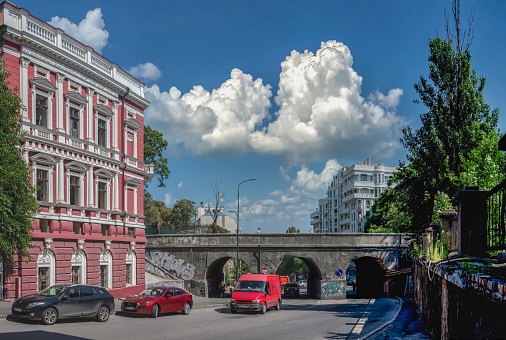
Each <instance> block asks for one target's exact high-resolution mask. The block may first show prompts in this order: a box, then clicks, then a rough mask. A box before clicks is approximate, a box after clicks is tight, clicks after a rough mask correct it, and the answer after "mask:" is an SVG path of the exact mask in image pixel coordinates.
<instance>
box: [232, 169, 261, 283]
mask: <svg viewBox="0 0 506 340" xmlns="http://www.w3.org/2000/svg"><path fill="white" fill-rule="evenodd" d="M255 180H256V178H250V179H247V180H244V181H242V182H241V183H239V185H238V186H237V230H236V231H237V249H236V254H235V266H236V267H235V282H237V281H238V280H239V212H240V210H239V198H240V196H239V189H240V188H241V184H243V183H244V182H249V181H255Z"/></svg>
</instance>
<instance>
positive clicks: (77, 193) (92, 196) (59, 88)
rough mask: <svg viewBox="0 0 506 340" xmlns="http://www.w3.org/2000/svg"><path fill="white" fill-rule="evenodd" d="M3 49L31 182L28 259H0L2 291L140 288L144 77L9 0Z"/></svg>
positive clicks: (149, 172)
mask: <svg viewBox="0 0 506 340" xmlns="http://www.w3.org/2000/svg"><path fill="white" fill-rule="evenodd" d="M0 6H1V8H2V11H1V13H0V21H1V22H0V24H1V25H2V33H1V34H2V40H1V46H0V47H1V53H2V56H3V58H4V63H5V69H6V71H7V72H9V73H10V74H11V75H10V77H9V81H10V85H11V86H12V87H13V88H16V89H17V90H16V91H17V93H18V95H19V97H20V98H21V101H22V103H23V105H24V107H25V110H23V111H22V132H23V133H24V135H25V136H26V138H25V144H24V145H23V147H22V149H21V153H22V156H23V157H24V159H25V160H26V162H27V163H28V164H29V166H30V175H31V179H32V184H33V185H36V186H37V193H36V195H37V201H38V203H39V207H40V212H39V213H38V214H37V215H36V216H34V220H33V229H34V230H33V235H32V244H33V247H32V248H30V249H29V254H30V256H31V259H30V260H29V261H28V262H26V259H22V258H18V259H17V261H16V263H15V265H14V266H13V267H11V266H7V265H4V266H3V267H4V268H3V270H4V276H3V277H4V282H3V288H4V291H3V297H5V298H15V297H19V296H23V295H27V294H31V293H35V292H37V291H39V290H41V289H43V288H45V287H47V286H49V285H52V284H55V283H64V282H73V283H88V284H97V285H101V286H104V287H106V288H108V289H109V290H110V291H111V293H113V295H115V296H116V297H120V296H124V295H126V294H129V293H132V292H138V291H140V290H142V289H144V284H145V277H144V272H145V271H144V249H145V243H146V237H145V232H144V206H143V196H144V182H145V180H146V179H150V178H152V176H153V168H152V166H151V165H146V164H144V160H143V159H144V110H145V109H146V108H147V107H148V105H149V103H148V101H147V100H146V99H145V98H144V84H143V83H142V82H140V81H139V80H137V79H135V78H134V77H132V76H131V75H129V74H128V73H127V72H125V71H124V70H122V69H121V68H120V67H119V66H118V65H117V64H115V63H113V62H110V61H109V60H107V59H105V58H104V57H103V56H101V55H100V54H98V53H96V52H95V51H94V50H93V49H92V48H91V47H89V46H85V45H83V44H81V43H80V42H78V41H76V40H74V39H73V38H71V37H70V36H68V35H66V34H65V32H64V31H63V30H61V29H57V28H54V27H52V26H50V25H48V24H47V23H45V22H44V21H41V20H39V19H38V18H36V17H34V16H32V15H31V14H30V12H28V11H27V10H25V9H21V8H18V7H16V6H15V5H14V4H12V3H10V2H7V1H6V2H3V3H2V4H1V5H0Z"/></svg>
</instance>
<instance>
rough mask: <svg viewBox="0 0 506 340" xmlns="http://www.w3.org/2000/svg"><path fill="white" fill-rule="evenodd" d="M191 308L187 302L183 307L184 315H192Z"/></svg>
mask: <svg viewBox="0 0 506 340" xmlns="http://www.w3.org/2000/svg"><path fill="white" fill-rule="evenodd" d="M190 310H191V306H190V303H189V302H186V303H185V304H184V307H183V315H188V314H190Z"/></svg>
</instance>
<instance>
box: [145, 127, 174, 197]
mask: <svg viewBox="0 0 506 340" xmlns="http://www.w3.org/2000/svg"><path fill="white" fill-rule="evenodd" d="M168 145H169V144H168V143H167V141H166V140H164V139H163V135H162V134H161V133H160V132H158V131H156V130H153V129H152V128H151V127H149V126H147V125H146V126H145V127H144V164H154V173H155V177H156V178H158V186H159V187H164V188H165V183H164V181H165V180H166V179H167V178H169V174H170V170H169V166H168V165H167V163H168V161H167V158H165V157H163V151H164V150H165V149H167V146H168ZM148 183H149V181H146V182H145V186H146V187H147V185H148Z"/></svg>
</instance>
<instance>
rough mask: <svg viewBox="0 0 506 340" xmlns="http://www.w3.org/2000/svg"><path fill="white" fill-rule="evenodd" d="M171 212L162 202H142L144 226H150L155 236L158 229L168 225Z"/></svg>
mask: <svg viewBox="0 0 506 340" xmlns="http://www.w3.org/2000/svg"><path fill="white" fill-rule="evenodd" d="M171 211H172V210H171V209H170V208H168V207H167V206H166V205H165V203H164V202H162V201H155V200H152V199H147V200H145V201H144V215H145V216H146V224H150V225H152V226H153V229H154V230H155V231H156V232H157V234H159V233H160V227H162V226H168V225H170V221H171Z"/></svg>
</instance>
